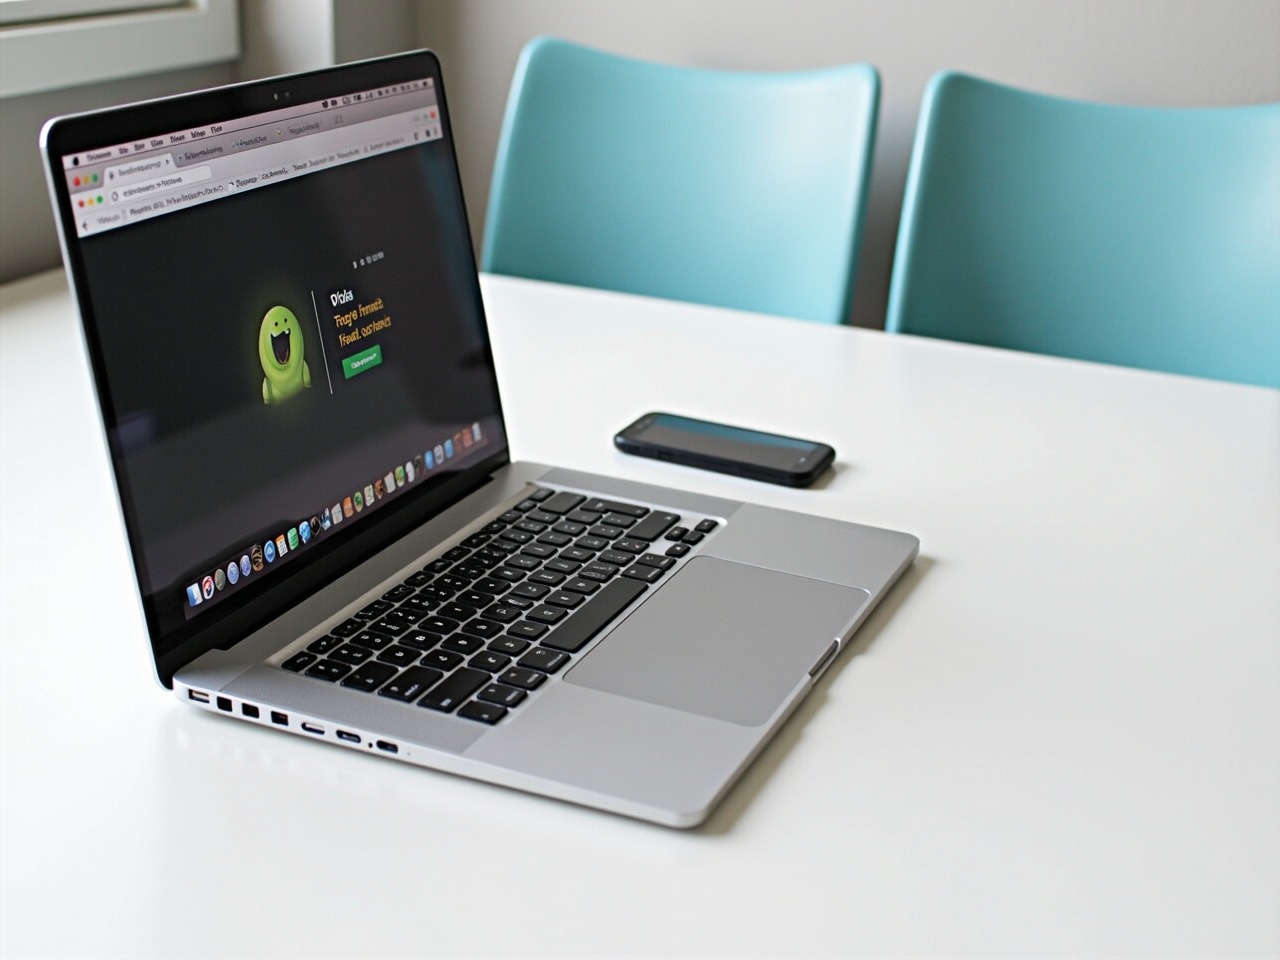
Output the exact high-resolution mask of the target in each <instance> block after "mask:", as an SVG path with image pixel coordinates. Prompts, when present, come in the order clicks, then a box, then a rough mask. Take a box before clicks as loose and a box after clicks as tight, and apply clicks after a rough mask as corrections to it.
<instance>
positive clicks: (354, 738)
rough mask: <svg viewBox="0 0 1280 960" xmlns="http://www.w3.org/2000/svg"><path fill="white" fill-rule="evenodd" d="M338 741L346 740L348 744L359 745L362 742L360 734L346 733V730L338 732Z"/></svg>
mask: <svg viewBox="0 0 1280 960" xmlns="http://www.w3.org/2000/svg"><path fill="white" fill-rule="evenodd" d="M338 739H339V740H345V741H347V743H359V742H360V734H358V733H350V732H348V731H346V730H339V731H338Z"/></svg>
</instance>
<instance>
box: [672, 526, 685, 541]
mask: <svg viewBox="0 0 1280 960" xmlns="http://www.w3.org/2000/svg"><path fill="white" fill-rule="evenodd" d="M688 532H689V531H688V530H686V529H685V528H684V527H672V528H671V529H670V530H668V531H667V539H668V540H680V539H681V538H682V537H684V535H685V534H686V533H688Z"/></svg>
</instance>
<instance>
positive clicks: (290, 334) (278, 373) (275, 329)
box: [258, 307, 311, 403]
mask: <svg viewBox="0 0 1280 960" xmlns="http://www.w3.org/2000/svg"><path fill="white" fill-rule="evenodd" d="M258 360H259V361H261V363H262V372H263V373H264V374H265V375H266V376H265V379H263V381H262V402H263V403H279V402H280V401H281V400H288V399H289V398H290V397H292V396H293V395H294V394H295V393H299V392H301V391H302V390H305V389H306V388H307V387H309V386H311V371H310V370H309V369H308V368H307V362H306V361H305V360H303V359H302V325H301V324H299V323H298V318H297V317H295V316H294V315H293V311H292V310H290V309H289V308H288V307H272V308H271V309H270V310H268V311H267V315H266V316H265V317H263V318H262V326H261V327H260V328H259V330H258Z"/></svg>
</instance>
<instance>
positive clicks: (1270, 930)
mask: <svg viewBox="0 0 1280 960" xmlns="http://www.w3.org/2000/svg"><path fill="white" fill-rule="evenodd" d="M484 289H485V295H486V301H487V303H488V306H489V310H490V313H491V323H492V327H493V339H494V349H495V353H496V356H497V359H498V363H499V368H500V373H501V381H502V387H503V391H504V402H505V407H506V412H507V416H508V419H509V425H510V432H511V437H512V446H513V452H514V454H515V455H516V456H517V457H522V458H526V459H537V460H542V461H546V462H555V463H561V464H564V465H569V466H574V467H580V468H585V469H590V470H597V471H604V472H616V473H619V474H625V475H626V476H629V477H632V478H635V479H640V480H648V481H653V482H658V483H670V484H677V485H684V486H688V487H692V488H696V489H698V490H703V491H706V492H708V493H714V494H723V495H726V496H731V497H740V498H748V499H754V500H758V501H762V502H768V503H771V504H775V505H779V506H785V507H791V508H794V509H797V510H804V511H810V512H813V513H821V514H828V515H831V516H837V517H844V518H848V519H852V520H858V521H862V522H866V523H872V524H879V525H884V526H890V527H897V528H901V529H904V530H908V531H911V532H913V533H915V534H917V535H918V536H919V537H920V538H921V540H922V542H923V547H922V555H921V559H920V560H919V562H918V563H917V564H916V566H915V568H914V569H913V570H912V571H911V572H910V573H909V574H908V576H907V578H906V579H905V581H904V582H903V583H902V584H901V586H900V587H899V589H898V590H896V591H895V592H894V593H893V594H892V595H891V596H890V598H889V599H888V601H887V602H886V604H885V605H884V607H882V609H881V610H879V611H878V612H877V614H876V615H875V616H874V618H873V619H872V620H871V621H870V622H869V623H868V624H867V626H866V628H865V629H864V630H863V631H862V633H861V634H860V635H859V637H860V639H859V641H858V643H857V644H856V645H855V647H854V649H853V651H852V653H851V655H847V656H845V657H844V658H843V659H842V660H841V661H840V662H838V663H837V664H836V666H835V667H833V668H832V670H831V671H830V672H829V673H828V674H827V676H826V677H824V679H823V681H822V682H821V684H820V686H819V689H818V690H816V691H815V694H814V696H813V697H811V698H810V700H809V701H808V702H807V703H806V704H805V705H804V706H802V708H801V709H800V711H799V712H798V714H797V715H796V716H795V717H794V719H793V720H792V721H791V722H790V723H789V724H788V725H787V726H786V727H785V729H784V730H783V732H782V734H781V735H780V737H779V738H778V739H777V740H776V741H775V742H774V743H773V744H772V745H771V746H770V747H769V748H768V749H767V751H766V752H765V753H764V755H763V756H762V757H761V759H760V760H759V762H758V763H757V764H756V765H755V766H754V767H753V768H752V769H751V770H750V771H749V773H748V774H747V776H746V778H745V780H744V781H743V783H742V784H741V785H740V786H739V788H737V789H736V790H735V791H734V792H733V793H732V795H731V796H730V797H729V799H728V801H727V803H726V804H725V805H724V807H723V808H722V809H720V810H719V812H718V813H717V814H716V815H715V816H714V817H713V819H712V820H711V822H710V823H709V825H708V826H707V827H706V828H704V829H702V830H699V831H695V832H690V833H681V832H676V831H670V830H664V829H661V828H657V827H652V826H646V825H644V824H640V823H635V822H631V821H628V820H625V819H622V818H618V817H613V816H609V815H606V814H600V813H595V812H591V811H588V810H583V809H579V808H575V807H571V806H568V805H563V804H559V803H555V802H552V801H546V800H541V799H538V798H534V797H529V796H525V795H522V794H519V793H514V792H509V791H505V790H502V789H498V788H495V787H490V786H485V785H481V784H475V783H471V782H468V781H465V780H461V779H457V778H453V777H448V776H444V775H437V774H432V773H429V772H425V771H422V770H419V769H415V768H413V767H408V766H403V765H400V764H394V763H385V762H381V761H379V760H377V759H376V758H372V757H366V756H361V755H358V754H355V753H352V752H348V751H342V750H335V749H332V748H330V747H326V746H324V745H321V744H318V743H309V742H306V741H304V740H301V739H299V738H297V737H291V736H285V735H280V734H275V733H272V732H271V731H270V730H266V729H263V728H259V727H254V726H251V725H249V724H240V723H233V722H229V721H225V720H221V719H219V718H217V717H215V716H209V715H206V714H201V713H199V712H197V711H195V710H190V709H187V708H185V707H183V706H182V705H180V704H179V703H177V702H176V701H175V700H174V699H173V698H171V697H169V696H167V695H165V693H163V692H162V691H161V690H160V688H159V687H157V686H156V684H155V682H154V680H152V678H151V672H150V667H149V663H148V656H147V654H146V652H145V649H144V646H145V640H144V636H143V626H142V621H141V617H140V614H139V612H138V610H137V607H136V604H135V601H134V599H133V596H132V587H131V580H130V574H129V572H128V570H127V565H126V562H125V546H124V541H123V536H122V533H121V530H120V528H119V526H118V522H117V519H116V512H115V509H114V506H113V499H112V497H113V494H112V491H111V486H110V481H109V476H108V468H107V463H106V459H105V456H104V453H103V450H102V446H101V441H100V439H99V432H98V427H97V424H96V421H95V414H94V407H93V404H92V400H91V395H90V388H89V384H88V380H87V373H86V367H85V362H84V359H83V357H82V354H81V349H80V346H79V341H78V334H77V332H76V329H75V326H74V321H73V315H72V310H71V307H70V303H69V300H68V297H67V294H66V290H65V287H64V285H63V282H62V279H61V277H60V276H59V275H57V274H50V275H45V276H42V277H38V278H34V279H32V280H30V281H25V282H21V283H18V284H13V285H10V286H8V287H6V288H4V289H3V291H2V300H0V418H2V419H0V424H2V428H3V446H2V447H0V510H2V511H3V513H2V515H0V516H2V520H3V525H2V526H0V538H2V542H3V568H2V570H0V590H2V591H3V621H2V626H3V635H2V637H0V656H2V657H3V664H2V666H0V681H2V682H3V697H2V698H0V709H2V710H3V724H4V726H3V749H4V755H3V771H2V779H3V784H2V790H3V807H2V808H0V831H2V833H0V837H2V846H0V878H2V880H3V886H2V889H0V893H2V898H3V899H2V901H0V910H2V913H3V915H2V917H0V953H3V954H4V955H5V956H21V955H41V954H45V953H58V952H71V953H77V954H80V953H84V954H94V953H108V952H118V953H120V954H123V955H129V956H148V955H153V954H155V955H165V956H169V955H182V954H207V955H217V956H227V955H232V954H247V953H262V954H267V955H273V956H278V955H298V956H308V957H314V956H318V955H321V954H322V953H326V952H329V953H336V954H353V955H369V956H386V955H390V954H394V953H399V952H401V951H403V952H409V953H419V954H431V953H443V954H457V955H475V954H479V955H490V954H499V955H506V954H522V953H532V954H542V955H547V956H576V955H589V956H605V955H667V954H689V955H702V954H711V953H719V952H723V953H727V954H764V955H775V954H776V955H780V956H816V955H825V954H833V955H849V954H858V953H867V954H881V955H883V954H888V953H896V954H912V953H944V952H945V953H963V954H969V953H981V954H1028V953H1060V952H1065V953H1077V954H1102V953H1112V954H1128V953H1143V954H1158V955H1167V954H1172V953H1197V952H1204V953H1208V954H1213V955H1218V956H1225V955H1231V954H1257V955H1269V956H1275V955H1277V953H1280V392H1277V391H1273V390H1265V389H1260V388H1253V387H1243V386H1234V385H1228V384H1222V383H1213V382H1209V381H1200V380H1194V379H1188V378H1182V377H1174V376H1165V375H1161V374H1153V373H1146V372H1139V371H1131V370H1121V369H1117V368H1108V367H1103V366H1096V365H1090V364H1083V363H1075V362H1069V361H1061V360H1054V359H1047V358H1042V357H1035V356H1027V355H1019V354H1014V353H1005V352H1000V351H993V350H986V349H981V348H973V347H967V346H961V345H955V344H948V343H943V342H936V341H928V340H917V339H913V338H909V337H890V336H886V335H884V334H881V333H876V332H870V331H860V330H849V329H836V328H828V327H822V326H815V325H810V324H803V323H799V322H794V321H787V320H781V319H776V318H769V317H759V316H752V315H745V314H735V313H731V312H728V311H723V310H714V309H705V308H698V307H691V306H687V305H680V304H670V303H664V302H660V301H653V300H645V299H641V298H635V297H626V296H618V295H612V294H604V293H598V292H589V291H581V290H574V289H571V288H562V287H555V286H551V285H544V284H537V283H530V282H524V281H515V280H510V279H502V278H492V277H490V278H485V283H484ZM569 357H587V358H589V359H591V360H592V362H593V363H592V365H591V366H590V367H588V368H587V372H583V373H574V374H568V373H567V372H566V371H567V370H568V363H567V362H566V361H567V358H569ZM651 408H660V409H669V410H673V411H677V412H683V413H689V414H693V415H700V416H704V417H709V418H713V419H721V420H726V421H730V422H737V423H742V424H746V425H750V426H756V427H761V428H765V429H773V430H778V431H782V432H788V433H797V434H801V435H804V436H810V437H814V438H818V439H824V440H828V441H830V442H831V443H833V444H834V445H835V447H836V448H837V450H838V451H839V462H838V467H837V470H836V472H835V473H834V475H832V476H830V477H829V479H828V481H827V482H826V483H825V484H823V485H821V486H819V487H818V488H816V489H812V490H808V491H795V490H787V489H783V488H778V487H771V486H767V485H762V484H756V483H752V482H749V481H744V480H735V479H731V478H726V477H720V476H716V475H713V474H708V473H701V472H695V471H690V470H685V469H683V468H679V467H673V466H669V465H666V464H660V463H656V462H648V461H642V460H637V459H632V458H627V457H624V456H622V455H620V454H618V453H616V452H615V451H614V450H613V448H612V446H611V443H610V438H611V436H612V434H613V432H614V431H615V430H616V429H617V428H618V427H620V426H622V425H623V424H625V423H627V422H628V421H629V420H630V419H631V418H632V417H634V416H635V415H637V414H639V413H642V412H644V411H646V410H648V409H651Z"/></svg>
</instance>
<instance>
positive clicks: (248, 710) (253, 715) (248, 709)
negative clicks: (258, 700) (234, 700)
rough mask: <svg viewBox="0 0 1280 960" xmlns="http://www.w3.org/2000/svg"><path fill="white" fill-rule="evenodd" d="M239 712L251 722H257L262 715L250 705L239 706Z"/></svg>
mask: <svg viewBox="0 0 1280 960" xmlns="http://www.w3.org/2000/svg"><path fill="white" fill-rule="evenodd" d="M240 712H241V713H243V714H244V715H245V716H246V717H249V718H250V719H252V720H257V719H258V717H260V716H261V715H262V714H261V712H260V711H259V710H258V708H257V707H255V706H254V705H253V704H252V703H242V704H240Z"/></svg>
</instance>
